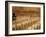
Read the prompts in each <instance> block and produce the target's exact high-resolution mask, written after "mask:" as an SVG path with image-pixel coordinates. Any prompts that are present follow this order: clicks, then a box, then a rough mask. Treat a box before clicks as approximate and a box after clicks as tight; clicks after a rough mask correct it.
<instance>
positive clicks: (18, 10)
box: [12, 6, 41, 30]
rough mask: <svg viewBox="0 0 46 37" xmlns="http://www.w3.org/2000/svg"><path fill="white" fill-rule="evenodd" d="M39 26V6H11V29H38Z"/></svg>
mask: <svg viewBox="0 0 46 37" xmlns="http://www.w3.org/2000/svg"><path fill="white" fill-rule="evenodd" d="M40 27H41V23H40V8H39V7H19V6H18V7H17V6H13V7H12V30H36V29H37V30H38V29H40Z"/></svg>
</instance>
